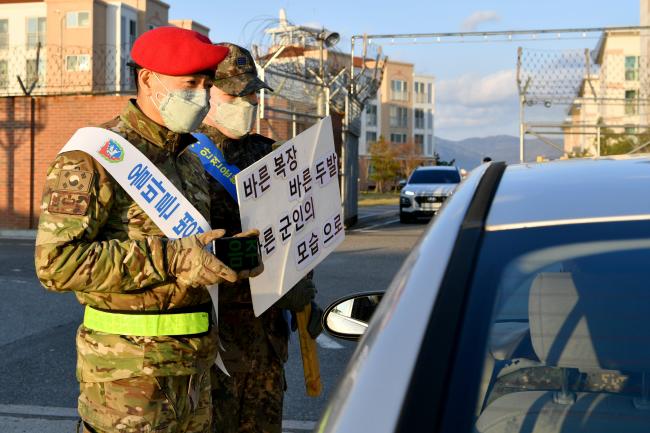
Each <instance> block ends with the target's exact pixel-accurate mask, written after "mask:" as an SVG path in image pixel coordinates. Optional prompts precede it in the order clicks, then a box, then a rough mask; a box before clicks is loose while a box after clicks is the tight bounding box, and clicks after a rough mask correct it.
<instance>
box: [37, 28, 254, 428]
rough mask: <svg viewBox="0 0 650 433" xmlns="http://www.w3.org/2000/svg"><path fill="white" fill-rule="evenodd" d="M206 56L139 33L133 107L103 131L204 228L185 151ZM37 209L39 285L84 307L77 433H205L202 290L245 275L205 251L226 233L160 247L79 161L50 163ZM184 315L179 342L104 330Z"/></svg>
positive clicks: (63, 157)
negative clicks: (191, 323)
mask: <svg viewBox="0 0 650 433" xmlns="http://www.w3.org/2000/svg"><path fill="white" fill-rule="evenodd" d="M169 41H174V42H175V44H171V45H173V46H170V44H169V43H168V42H169ZM161 44H162V45H163V46H161ZM213 47H214V45H212V44H211V42H210V41H209V40H208V39H207V38H205V37H204V36H201V35H199V34H198V33H196V32H191V31H189V30H183V29H172V28H169V27H167V28H160V29H156V30H152V31H150V32H147V33H145V34H144V35H143V36H141V37H140V38H139V39H138V41H136V43H135V45H134V47H133V51H132V58H133V59H134V61H136V62H137V63H138V67H137V71H136V74H137V83H138V94H137V98H136V99H134V100H131V101H130V102H129V103H127V105H126V107H125V108H124V111H123V112H122V114H121V115H120V116H118V117H116V118H115V119H113V120H111V121H110V122H108V123H106V124H104V125H102V126H103V128H106V129H108V130H111V131H113V132H115V133H117V134H119V135H121V136H122V137H124V138H125V139H126V140H127V141H129V142H130V143H131V144H132V145H133V146H134V147H135V148H137V149H138V150H139V151H140V152H142V153H143V154H144V155H145V157H146V158H147V159H149V161H150V162H151V163H153V164H154V165H155V166H156V167H157V168H158V169H159V170H160V171H161V172H162V173H163V175H164V176H166V177H167V180H169V182H171V183H172V184H173V185H174V186H175V187H176V188H177V189H178V190H179V191H180V192H181V193H182V194H183V195H184V196H185V198H187V200H188V201H189V202H190V203H191V204H192V205H193V206H194V208H195V209H196V210H198V212H200V213H201V214H203V215H204V217H205V218H206V219H207V218H209V213H210V209H209V205H210V203H209V192H208V188H207V184H206V179H205V177H204V176H203V170H202V166H201V162H200V160H199V159H198V157H196V155H194V154H192V153H191V152H188V151H187V148H188V146H189V145H190V144H192V143H193V142H194V141H195V139H194V138H193V137H192V136H191V135H190V134H188V133H187V132H189V130H192V129H194V128H195V127H196V126H195V125H196V124H197V123H200V122H201V120H202V119H203V117H204V116H205V113H206V112H207V111H208V108H209V102H208V91H207V89H208V88H209V87H210V86H211V85H212V79H213V75H214V70H215V69H216V65H217V64H218V63H219V61H220V60H222V59H223V57H224V56H225V54H226V52H227V49H225V48H219V49H216V50H215V49H213ZM197 50H198V51H199V52H201V53H202V55H200V56H197V55H196V52H197ZM152 52H153V53H156V55H155V56H154V55H151V53H152ZM179 107H180V109H179ZM89 145H91V143H89ZM41 209H42V213H41V216H40V221H39V225H38V235H37V238H36V252H35V265H36V273H37V275H38V278H39V279H40V281H41V283H42V284H43V285H44V286H45V288H47V289H48V290H53V291H59V292H66V291H72V292H74V294H75V295H76V297H77V299H78V300H79V302H80V303H81V304H82V305H85V306H86V318H85V319H84V324H83V325H81V326H80V327H79V330H78V332H77V340H76V343H77V379H78V380H79V382H80V396H79V402H78V410H79V414H80V416H81V418H82V420H83V431H84V432H95V433H117V432H120V433H126V432H130V433H136V432H138V433H139V432H154V431H156V432H166V433H178V432H187V433H207V432H209V430H210V425H211V418H212V414H211V392H210V388H211V385H210V367H211V366H212V365H213V364H214V361H215V358H216V353H217V346H218V343H217V333H216V329H215V327H214V326H210V323H209V316H210V314H209V313H210V311H211V310H212V304H211V300H210V295H209V293H208V291H207V290H206V287H205V286H206V285H210V284H215V283H220V282H222V281H226V280H227V281H236V280H237V278H243V277H245V276H246V275H238V274H236V273H235V272H234V271H233V270H232V269H230V268H228V267H226V266H225V265H224V264H223V263H221V262H220V261H219V260H217V259H216V257H215V256H213V255H212V254H210V253H208V252H207V251H205V250H204V246H205V245H206V244H208V243H210V242H211V241H212V240H213V239H216V238H219V237H221V236H223V233H224V231H223V230H212V231H208V232H205V233H203V234H200V235H193V236H190V237H186V238H182V239H168V238H166V237H165V236H164V234H163V232H162V231H161V230H160V228H159V227H158V226H157V225H156V223H155V222H154V220H153V219H152V218H151V217H150V215H147V214H146V213H145V212H144V211H143V210H142V208H141V207H140V206H139V205H138V204H137V203H136V202H135V201H134V199H133V198H131V196H129V194H128V193H127V192H126V191H125V190H124V189H123V188H122V186H121V185H120V184H119V183H117V182H116V181H115V179H114V178H113V177H112V176H111V175H110V173H109V172H107V170H106V169H105V168H103V166H102V165H101V164H100V163H99V162H98V161H97V160H95V159H94V158H93V156H91V155H89V154H87V153H85V152H81V151H70V152H65V153H61V154H59V155H58V156H57V157H56V159H55V160H54V162H53V163H52V164H51V165H50V167H49V168H48V171H47V179H46V182H45V189H44V193H43V201H42V206H41ZM181 312H182V313H184V314H182V315H179V314H177V313H181ZM89 315H91V316H92V315H95V317H97V316H101V317H107V318H108V319H107V320H106V322H105V323H104V326H105V328H102V330H99V329H98V328H99V327H98V326H96V324H95V325H93V324H92V323H91V322H90V321H87V320H86V319H87V318H88V317H89ZM172 315H174V316H173V317H170V316H172ZM184 317H191V318H196V319H197V322H196V323H197V326H196V327H195V328H194V329H195V332H188V333H182V334H183V335H178V333H177V332H174V331H171V328H172V327H167V330H166V331H165V330H164V328H165V327H164V326H163V327H159V328H158V329H160V331H159V332H154V333H152V334H149V335H144V336H143V335H140V334H138V333H135V332H119V333H118V332H112V331H110V328H111V327H112V326H113V324H115V326H114V329H117V327H120V329H125V328H124V323H125V321H126V322H128V323H136V322H137V323H156V324H161V323H162V321H163V320H164V319H165V318H166V319H172V318H173V320H170V321H169V322H172V321H175V322H176V323H178V324H182V323H183V320H184V319H183V318H184ZM127 318H128V319H127ZM158 320H160V321H161V322H160V323H159V322H158ZM152 321H153V322H152ZM106 327H107V328H109V329H108V330H107V329H106ZM130 329H136V327H135V326H133V327H131V328H130ZM138 329H140V330H141V329H142V328H138ZM177 329H178V328H177ZM184 329H188V328H184ZM126 330H127V331H128V329H126ZM124 334H126V335H124Z"/></svg>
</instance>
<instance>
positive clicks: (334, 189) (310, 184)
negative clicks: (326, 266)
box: [236, 117, 345, 316]
mask: <svg viewBox="0 0 650 433" xmlns="http://www.w3.org/2000/svg"><path fill="white" fill-rule="evenodd" d="M236 181H237V199H238V200H239V214H240V216H241V224H242V229H243V230H248V229H252V228H256V229H258V230H259V231H260V246H261V249H262V260H263V262H264V272H263V273H262V274H261V275H259V276H257V277H255V278H251V280H250V286H251V294H252V298H253V310H254V311H255V315H256V316H259V315H260V314H262V313H263V312H264V311H266V310H267V309H268V308H269V307H270V306H271V305H273V304H274V303H275V302H276V301H277V300H278V299H280V298H281V297H282V295H284V294H285V293H287V292H288V291H289V289H291V288H292V287H293V286H294V285H295V284H296V283H297V282H298V281H300V279H302V278H303V277H304V276H305V275H306V274H307V273H308V272H309V271H310V270H312V269H314V267H316V265H317V264H319V263H320V262H322V261H323V259H325V257H327V256H328V255H329V254H330V253H331V252H332V251H334V249H335V248H336V247H337V246H338V245H339V244H340V243H341V242H342V241H343V238H344V237H345V230H344V229H343V214H342V213H341V196H340V193H339V181H338V157H337V156H336V152H335V151H334V135H333V132H332V120H331V119H330V118H329V117H326V118H325V119H323V120H321V121H320V122H318V123H317V124H316V125H314V126H312V127H311V128H309V129H308V130H306V131H305V132H303V133H302V134H300V135H298V136H297V137H295V138H293V139H291V140H289V141H287V142H286V143H284V144H283V145H282V146H280V147H279V148H277V149H276V150H274V151H273V152H271V153H270V154H268V155H267V156H265V157H264V158H262V159H261V160H259V161H257V162H256V163H255V164H253V165H251V166H249V167H247V168H246V169H244V170H242V171H241V172H240V173H239V174H238V175H237V176H236Z"/></svg>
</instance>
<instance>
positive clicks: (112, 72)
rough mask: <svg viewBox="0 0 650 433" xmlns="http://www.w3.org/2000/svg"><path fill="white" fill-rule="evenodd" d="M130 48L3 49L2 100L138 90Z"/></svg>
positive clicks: (34, 46) (0, 68) (0, 66)
mask: <svg viewBox="0 0 650 433" xmlns="http://www.w3.org/2000/svg"><path fill="white" fill-rule="evenodd" d="M129 50H130V47H129V46H123V47H122V46H114V45H106V46H100V47H95V48H91V47H81V46H64V47H61V46H56V45H39V44H38V43H37V44H32V45H28V46H11V47H7V48H5V49H0V97H2V96H16V95H22V94H24V90H23V87H24V88H25V90H30V89H32V94H34V95H63V94H91V93H92V94H101V93H122V92H126V93H129V92H133V91H134V90H135V85H134V80H133V75H132V72H131V68H129V67H128V66H127V62H128V60H129Z"/></svg>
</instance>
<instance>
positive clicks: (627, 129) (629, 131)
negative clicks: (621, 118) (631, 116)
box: [625, 125, 636, 135]
mask: <svg viewBox="0 0 650 433" xmlns="http://www.w3.org/2000/svg"><path fill="white" fill-rule="evenodd" d="M635 134H636V128H635V127H634V126H629V125H625V135H635Z"/></svg>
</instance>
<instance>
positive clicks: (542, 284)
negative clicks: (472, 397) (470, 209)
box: [474, 223, 650, 433]
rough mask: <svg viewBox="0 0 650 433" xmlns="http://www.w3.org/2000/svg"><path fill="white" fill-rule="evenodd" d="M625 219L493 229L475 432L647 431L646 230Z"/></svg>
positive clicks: (649, 273)
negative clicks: (588, 224) (487, 320)
mask: <svg viewBox="0 0 650 433" xmlns="http://www.w3.org/2000/svg"><path fill="white" fill-rule="evenodd" d="M597 227H599V228H597ZM604 227H607V228H608V229H605V230H606V231H603V228H604ZM631 227H636V228H637V229H638V227H639V225H638V224H636V225H628V226H627V228H626V225H625V224H624V223H619V224H618V225H616V224H609V225H605V226H601V225H599V224H593V225H592V228H591V230H592V232H591V233H590V232H589V230H590V228H585V227H580V228H578V227H577V226H576V227H575V228H574V232H575V233H572V232H571V228H567V227H561V228H551V229H546V230H536V231H535V236H531V235H530V232H528V233H527V230H514V231H511V233H507V234H505V233H501V234H500V233H492V234H490V237H491V240H490V241H488V242H486V248H487V249H488V250H490V251H483V252H482V256H485V255H488V254H489V255H491V256H492V257H491V258H490V260H483V262H482V263H481V260H479V267H481V266H491V269H489V270H485V269H484V270H480V269H479V270H477V279H478V278H479V276H481V275H483V276H486V275H491V276H492V278H491V279H484V280H482V281H475V282H474V289H478V288H479V286H481V285H482V287H481V289H482V290H486V287H487V286H488V285H493V287H495V288H496V294H495V295H496V296H495V297H494V304H493V306H492V310H493V312H492V316H491V320H490V327H489V331H488V333H487V334H488V337H487V344H486V347H487V350H486V353H485V355H484V358H485V360H484V367H483V370H484V371H483V375H482V379H481V384H480V387H479V396H478V397H479V398H478V399H477V400H478V408H477V411H476V416H477V418H476V420H475V431H476V432H505V431H508V432H510V431H512V432H531V433H532V432H538V431H540V432H541V431H543V432H545V433H553V432H557V433H560V432H562V433H571V432H589V431H594V432H605V431H625V432H637V431H638V432H641V431H650V411H649V410H648V409H650V266H648V265H649V264H650V238H643V237H636V238H635V237H633V236H630V235H631V234H633V233H636V234H637V235H638V234H639V233H643V232H640V231H638V230H637V231H635V230H632V229H631ZM617 231H620V233H619V234H620V236H616V234H617ZM645 232H646V233H647V227H646V230H645ZM603 233H606V234H607V236H604V234H603ZM542 235H543V236H542ZM574 235H575V236H574ZM572 237H573V238H574V239H572ZM504 242H505V243H507V245H508V246H509V247H510V248H506V244H504ZM499 247H500V248H501V255H500V257H498V258H495V257H494V255H495V251H496V250H495V249H499ZM486 308H490V307H489V306H487V307H486Z"/></svg>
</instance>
